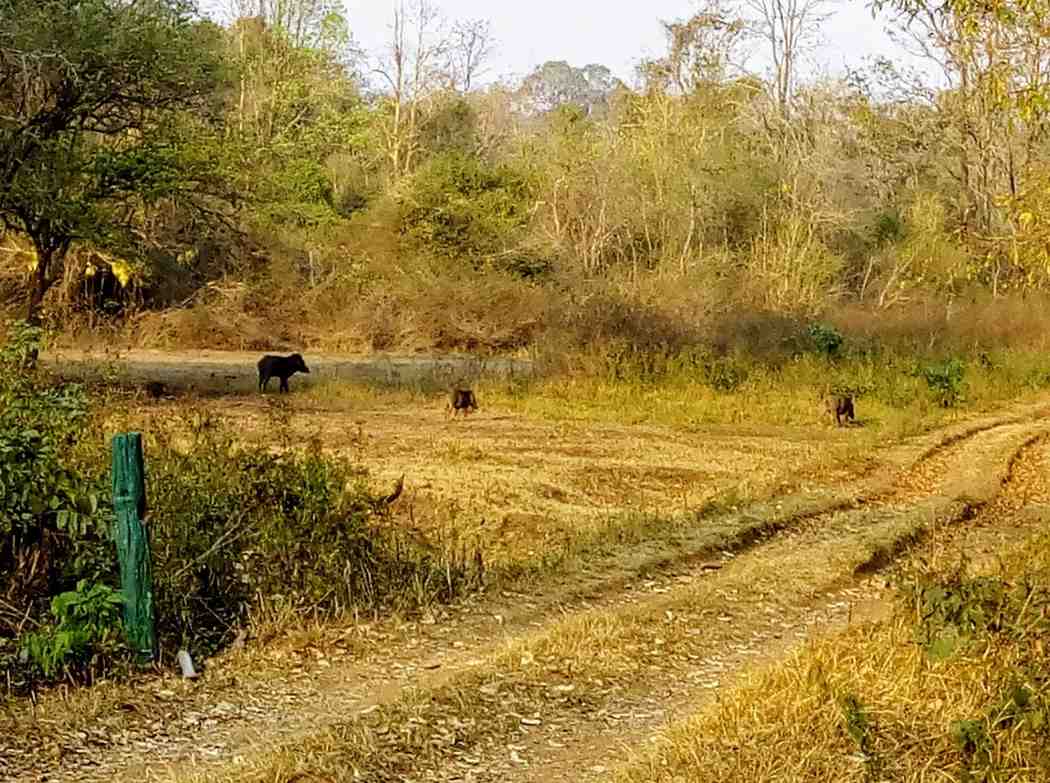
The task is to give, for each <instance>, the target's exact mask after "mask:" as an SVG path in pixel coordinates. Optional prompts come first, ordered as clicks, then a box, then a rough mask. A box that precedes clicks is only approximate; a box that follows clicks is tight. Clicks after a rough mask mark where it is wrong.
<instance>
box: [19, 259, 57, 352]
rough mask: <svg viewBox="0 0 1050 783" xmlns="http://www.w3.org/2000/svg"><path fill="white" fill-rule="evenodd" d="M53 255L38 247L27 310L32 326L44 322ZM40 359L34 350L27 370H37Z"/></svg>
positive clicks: (27, 317) (28, 322)
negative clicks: (43, 314)
mask: <svg viewBox="0 0 1050 783" xmlns="http://www.w3.org/2000/svg"><path fill="white" fill-rule="evenodd" d="M53 255H54V250H50V249H41V248H40V247H39V246H38V247H37V250H36V271H35V272H34V274H33V288H32V289H31V290H30V292H29V307H27V308H26V323H27V324H29V325H30V326H40V324H41V323H42V320H43V319H42V318H41V315H42V313H43V309H44V307H43V305H44V294H46V293H47V289H48V274H47V273H48V270H49V269H50V268H51V259H52V256H53ZM38 358H40V352H39V351H38V350H37V349H36V348H34V349H33V350H32V351H30V352H29V355H28V356H27V357H26V369H30V370H31V369H33V368H35V367H36V362H37V359H38Z"/></svg>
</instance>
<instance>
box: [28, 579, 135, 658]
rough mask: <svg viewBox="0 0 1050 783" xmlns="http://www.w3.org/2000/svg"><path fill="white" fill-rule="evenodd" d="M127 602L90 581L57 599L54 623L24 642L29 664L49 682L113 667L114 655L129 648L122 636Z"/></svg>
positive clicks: (113, 591)
mask: <svg viewBox="0 0 1050 783" xmlns="http://www.w3.org/2000/svg"><path fill="white" fill-rule="evenodd" d="M123 603H124V602H123V599H122V598H121V595H120V593H119V592H117V591H116V590H114V589H113V588H111V587H107V586H106V585H104V584H97V583H96V584H91V585H89V584H88V582H87V581H81V582H79V583H78V584H77V589H76V590H71V591H68V592H65V593H62V594H61V595H57V596H55V597H54V598H53V599H52V600H51V615H52V617H53V623H52V624H50V625H48V626H45V627H44V628H42V629H41V630H39V631H35V632H33V633H29V634H26V635H25V637H24V638H23V640H22V645H23V646H22V649H23V650H24V656H25V658H26V662H27V663H28V664H30V665H31V666H33V667H35V668H36V669H37V670H39V672H40V673H41V674H43V676H44V677H46V678H47V679H54V678H56V677H58V676H60V675H63V674H66V675H71V674H82V673H83V672H85V671H90V670H91V669H93V668H95V666H96V665H98V666H100V667H102V668H109V664H110V661H111V660H112V659H113V658H114V656H115V655H117V654H118V653H119V652H121V651H123V650H124V649H125V647H124V644H123V642H122V641H121V637H120V616H121V609H122V607H123Z"/></svg>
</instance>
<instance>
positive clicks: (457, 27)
mask: <svg viewBox="0 0 1050 783" xmlns="http://www.w3.org/2000/svg"><path fill="white" fill-rule="evenodd" d="M494 47H495V40H494V39H493V37H492V24H491V23H490V22H489V20H487V19H465V20H462V21H459V22H456V23H455V24H454V25H453V27H452V36H451V41H450V43H449V61H450V66H451V68H450V71H451V74H450V75H451V77H452V89H454V90H459V91H461V92H470V91H471V89H472V88H473V87H474V86H475V82H476V81H477V79H478V77H479V76H481V74H483V73H484V72H485V64H486V60H488V59H489V57H491V56H492V50H493V48H494Z"/></svg>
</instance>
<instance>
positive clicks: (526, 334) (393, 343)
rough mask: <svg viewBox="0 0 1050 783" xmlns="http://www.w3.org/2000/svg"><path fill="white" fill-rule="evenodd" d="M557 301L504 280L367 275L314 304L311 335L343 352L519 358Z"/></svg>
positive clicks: (441, 273)
mask: <svg viewBox="0 0 1050 783" xmlns="http://www.w3.org/2000/svg"><path fill="white" fill-rule="evenodd" d="M548 298H549V293H548V292H545V291H544V289H542V288H540V287H538V286H535V285H531V284H528V283H524V282H522V281H520V280H518V279H516V278H514V277H512V276H510V275H507V274H504V273H501V272H473V271H470V270H463V271H460V270H456V269H449V268H446V267H444V266H442V265H439V264H438V265H434V266H429V265H428V266H426V267H417V268H415V269H413V270H411V271H410V272H409V271H406V272H405V273H403V274H397V275H395V274H391V273H389V272H388V273H387V274H386V275H384V276H382V277H380V276H379V275H377V274H368V273H367V272H366V273H363V274H362V275H361V276H360V277H358V278H356V279H353V278H351V279H348V280H347V281H345V282H344V283H342V284H340V285H333V286H330V287H329V288H328V289H326V290H324V291H319V292H315V294H314V295H313V296H311V297H310V298H309V304H308V306H307V307H306V310H307V314H306V316H305V319H306V325H305V326H304V331H305V332H306V333H307V334H308V335H309V338H310V340H311V341H313V342H316V343H317V344H321V345H324V346H326V347H329V348H338V349H342V350H346V349H351V350H360V349H364V350H377V351H385V350H394V349H400V350H438V351H450V350H466V351H481V352H486V351H513V350H516V349H519V348H523V347H525V346H528V345H530V344H532V343H533V342H534V341H535V340H536V338H537V336H538V334H539V332H540V330H541V329H542V327H543V324H544V323H545V320H546V319H545V313H546V310H547V307H548Z"/></svg>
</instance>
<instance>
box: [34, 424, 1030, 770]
mask: <svg viewBox="0 0 1050 783" xmlns="http://www.w3.org/2000/svg"><path fill="white" fill-rule="evenodd" d="M1045 415H1046V410H1045V409H1044V408H1042V407H1039V406H1029V407H1028V408H1027V409H1023V410H1021V411H1020V412H1018V413H1016V414H1014V415H1011V416H1007V417H989V418H987V419H982V420H977V421H972V422H970V423H966V424H960V425H958V426H956V427H953V428H950V429H948V430H945V431H943V432H941V433H938V434H935V435H930V436H924V437H921V438H914V439H911V440H910V441H908V442H906V443H905V444H902V445H901V446H897V447H893V448H892V449H889V450H888V451H889V452H895V453H894V454H891V455H890V460H891V468H890V469H888V470H887V471H886V472H884V474H882V475H880V476H877V477H875V478H873V479H872V480H870V481H868V482H865V484H863V485H862V487H861V488H860V491H859V492H857V491H852V490H849V489H847V490H843V491H839V492H834V491H833V492H830V493H829V492H827V491H818V492H816V493H808V494H807V495H804V496H802V498H801V499H798V500H796V501H789V500H787V499H784V498H782V499H780V500H774V501H772V502H770V503H766V504H760V505H759V506H755V507H751V508H750V509H748V510H747V511H745V512H741V514H739V515H728V516H730V517H735V518H736V521H737V522H739V521H740V520H743V519H746V518H749V517H750V518H753V519H754V524H753V525H751V526H750V528H749V529H745V530H744V532H742V533H741V534H740V535H739V536H738V537H737V538H735V539H730V540H728V541H722V542H720V543H719V544H718V545H711V544H710V543H702V541H701V539H699V538H698V539H696V541H695V542H694V541H687V542H686V543H685V544H684V545H683V546H681V547H680V548H679V549H677V550H675V551H673V552H667V551H666V550H664V551H661V550H659V548H653V549H650V550H648V551H647V548H646V547H645V546H642V547H635V551H634V553H633V557H632V558H631V560H630V562H629V563H626V564H624V563H617V562H615V560H604V561H597V562H595V563H594V564H592V568H591V573H590V574H589V575H587V576H584V577H582V578H581V577H574V578H568V579H565V580H562V582H561V583H560V584H553V585H551V584H546V585H544V586H542V588H541V589H543V592H540V593H538V594H529V593H523V592H518V593H509V592H507V593H503V594H501V595H498V596H495V597H484V598H480V597H479V598H475V599H473V600H470V601H468V602H466V603H465V604H464V605H462V606H460V607H456V608H453V609H450V610H449V612H450V615H451V617H452V619H451V620H449V621H447V622H440V623H434V624H433V625H427V624H408V625H405V626H403V627H402V628H401V629H399V630H397V631H394V632H392V633H388V634H385V635H384V634H382V633H378V632H377V634H376V635H375V636H373V637H372V638H371V639H368V638H366V639H365V640H364V641H363V645H362V647H363V655H362V657H363V658H364V660H363V661H360V662H358V663H355V664H352V665H346V664H340V663H335V664H334V665H333V664H332V663H331V658H330V657H329V659H328V661H327V663H328V664H329V668H327V669H325V668H321V667H320V666H317V665H315V666H309V665H305V664H303V662H301V661H300V662H297V663H298V664H300V665H299V666H297V667H296V668H300V669H301V671H300V672H299V673H297V674H296V678H297V679H295V680H294V681H293V682H292V683H289V684H288V685H289V687H285V688H283V689H279V692H278V693H277V694H273V693H270V692H268V690H267V688H268V684H267V683H256V685H257V686H258V688H259V691H260V694H261V697H260V698H257V699H256V698H252V694H251V692H250V691H251V689H252V683H250V682H249V683H243V682H242V683H239V684H237V683H226V684H223V683H222V682H221V679H220V680H219V682H218V687H216V688H214V689H212V688H210V687H208V686H207V685H206V686H205V687H204V688H200V689H199V693H196V694H194V693H193V692H191V691H189V689H188V688H184V689H185V690H187V691H189V692H188V693H187V697H186V698H185V700H182V699H180V698H171V699H169V701H168V703H167V704H166V705H165V706H164V707H163V708H162V709H161V710H160V712H161V713H162V715H163V721H158V720H156V715H154V714H151V713H150V711H149V710H145V711H144V713H145V715H144V717H145V718H152V720H148V721H141V722H140V725H134V721H121V720H118V721H115V722H113V723H112V724H111V726H112V729H111V730H110V731H109V732H108V736H102V737H100V736H97V735H92V734H89V735H88V736H87V739H86V741H85V739H84V738H83V737H80V736H76V737H73V738H72V739H69V738H63V739H60V740H59V741H60V742H62V743H64V746H63V747H62V750H61V752H60V753H59V754H57V758H55V759H53V760H52V761H50V762H49V763H43V764H41V763H40V761H41V759H40V754H35V755H36V757H35V758H26V757H25V755H23V756H22V758H21V762H22V763H21V764H20V766H16V767H14V771H16V772H21V773H23V775H24V776H23V777H21V778H16V779H19V780H26V781H28V780H43V779H46V780H48V781H60V780H83V781H90V780H106V781H111V780H122V779H128V780H132V779H142V776H143V775H144V774H148V775H149V776H150V777H151V778H155V777H156V776H157V775H158V774H160V773H161V772H162V771H170V770H171V769H173V768H178V767H180V766H182V765H185V764H190V765H198V764H199V765H201V766H202V768H207V767H209V766H212V765H215V766H216V767H217V768H219V767H222V766H223V765H225V764H228V763H229V762H230V760H231V759H233V758H234V757H236V756H238V755H241V756H245V755H250V754H251V753H253V752H255V751H256V750H257V749H258V748H259V747H272V746H273V745H274V743H277V742H282V741H295V739H296V738H297V737H303V736H310V735H311V734H313V733H316V732H317V730H318V729H319V727H323V726H324V725H326V724H327V723H332V722H336V721H339V720H341V719H345V716H346V715H348V714H355V713H358V712H361V711H363V710H367V709H371V708H374V707H377V706H381V705H384V704H390V703H392V702H394V701H395V700H396V699H398V698H400V697H401V696H402V695H403V693H404V690H405V688H409V687H412V688H422V689H434V688H441V687H443V686H444V685H446V684H448V683H451V682H454V680H455V678H456V677H457V676H459V675H460V674H462V673H463V672H468V671H470V670H471V669H474V668H476V667H478V666H481V665H483V663H484V659H485V657H486V656H491V655H492V654H493V651H494V650H497V649H499V648H501V647H503V646H505V645H506V644H507V642H508V640H512V639H515V638H522V637H524V636H527V635H528V634H529V633H534V631H533V629H534V628H536V627H539V628H541V629H542V628H543V627H545V626H549V625H550V624H551V623H552V622H555V621H557V620H560V619H563V618H565V617H567V616H572V615H573V614H584V613H593V612H602V611H617V610H622V609H623V608H625V607H628V608H629V607H631V606H634V605H639V604H641V605H644V604H646V603H647V602H649V601H651V600H652V599H653V597H654V596H657V597H659V596H662V595H666V594H669V593H672V592H673V591H674V590H675V589H676V587H678V586H681V585H683V584H686V585H693V584H696V583H698V582H700V581H702V580H712V579H718V578H719V577H720V576H722V574H726V573H728V574H732V573H733V571H734V569H739V565H738V564H739V563H740V562H744V561H746V558H747V557H748V556H749V555H750V556H757V555H753V553H758V552H763V551H767V550H768V549H769V548H770V547H775V546H780V547H783V548H785V551H786V550H787V549H791V548H795V549H797V548H799V547H800V546H804V545H807V544H805V543H804V542H805V541H809V542H810V544H812V543H813V541H815V540H816V539H812V538H806V536H810V537H812V536H817V537H818V538H819V536H821V535H824V536H825V537H826V536H827V535H844V534H848V533H849V531H850V530H852V529H855V528H860V527H862V526H863V525H864V524H865V523H864V520H865V519H868V518H870V517H871V515H872V514H873V513H875V512H876V510H877V509H880V508H881V509H886V508H889V507H891V506H892V505H893V504H894V503H896V504H898V505H900V504H906V503H909V502H911V501H912V500H913V499H914V497H915V493H916V492H917V491H919V490H917V489H916V488H917V487H919V488H920V490H921V486H922V485H925V484H926V483H928V482H929V481H934V482H936V481H938V480H941V479H943V477H944V475H945V474H946V473H947V472H948V471H949V470H950V469H951V465H952V464H953V462H952V455H954V454H956V453H957V452H958V451H959V450H965V449H966V448H968V444H972V443H973V442H974V440H975V439H978V438H980V436H982V435H986V434H987V433H994V432H996V431H1000V432H1001V431H1003V430H1004V429H1005V430H1006V431H1007V436H1006V440H1007V441H1009V442H1010V443H1013V442H1014V441H1015V440H1017V439H1018V437H1020V435H1021V434H1022V433H1023V431H1024V430H1025V428H1026V427H1027V428H1031V426H1032V425H1031V424H1030V422H1032V421H1036V420H1038V419H1040V418H1042V417H1044V416H1045ZM1010 428H1013V429H1010ZM1018 428H1019V429H1018ZM985 448H987V446H985ZM1001 451H1002V447H1001V448H1000V452H1001ZM997 454H999V452H997ZM1000 456H1002V455H1001V454H1000ZM909 459H913V460H914V461H912V462H911V463H910V464H909V463H908V460H909ZM968 459H970V460H971V461H972V457H971V458H968ZM963 461H965V460H963ZM902 465H903V466H905V467H903V468H902V467H900V466H902ZM916 477H919V478H916ZM920 479H921V480H920ZM920 496H921V491H920ZM793 502H794V505H793ZM778 503H779V504H780V507H779V509H778V508H777V504H778ZM807 504H808V505H807ZM962 505H963V506H966V505H967V503H963V504H962ZM703 524H706V521H705V522H703V523H701V525H703ZM621 554H622V553H621ZM712 557H717V558H718V562H717V563H712V562H710V559H711V558H712ZM767 557H768V556H767ZM836 589H842V590H855V589H857V588H856V587H854V586H847V587H842V586H841V585H840V586H838V587H836ZM813 600H816V599H813ZM815 606H816V604H814V607H815ZM818 614H819V611H818V609H816V608H813V607H811V611H810V613H809V614H805V613H804V614H803V615H799V616H798V617H795V616H794V615H792V616H791V617H788V616H785V617H784V618H782V619H781V620H780V621H779V622H782V623H783V622H786V623H788V625H789V626H790V629H793V630H786V629H785V628H781V629H780V630H777V631H770V633H771V635H770V636H769V637H768V638H766V637H762V641H763V643H765V644H767V645H768V644H773V642H772V641H770V640H779V641H783V640H784V639H785V636H786V635H787V636H790V635H791V634H794V633H796V632H797V629H799V628H804V627H808V625H809V624H812V623H809V620H807V619H806V618H807V617H817V616H818ZM727 617H728V618H729V620H728V621H731V620H732V617H733V616H732V615H727ZM728 621H727V620H721V621H720V622H722V623H725V622H728ZM813 622H814V623H816V622H817V621H816V620H814V621H813ZM819 624H821V625H823V624H826V623H824V622H821V623H819ZM494 637H498V638H494ZM755 638H756V639H758V638H759V637H755ZM728 643H729V644H740V642H728ZM774 646H775V645H774ZM743 649H744V650H745V651H741V652H740V655H741V656H744V657H745V658H750V657H754V656H756V655H758V654H759V653H757V652H746V650H748V649H751V648H743ZM770 649H772V648H770ZM320 660H324V659H320ZM721 665H722V666H723V667H726V666H728V665H729V664H727V663H725V662H724V661H723V663H722V664H721ZM437 667H440V668H437ZM217 668H220V669H221V667H217ZM435 668H437V671H434V670H435ZM220 677H221V674H220ZM169 686H170V684H169ZM180 686H182V684H180ZM216 705H218V706H221V707H223V709H222V710H219V711H218V712H216V711H215V709H214V708H215V707H216ZM240 707H245V708H251V709H245V710H240V709H239V708H240ZM129 723H130V724H132V725H130V726H129V725H128V724H129ZM158 723H164V725H165V727H172V728H170V729H169V728H165V730H163V731H158V729H157V724H158ZM179 724H181V725H179ZM84 733H85V732H83V731H80V732H79V734H84ZM144 753H149V754H150V756H151V759H150V761H149V762H147V763H145V764H144V763H142V756H143V754H144ZM16 763H18V762H17V761H16ZM45 775H46V777H43V776H45ZM432 779H438V778H432Z"/></svg>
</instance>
